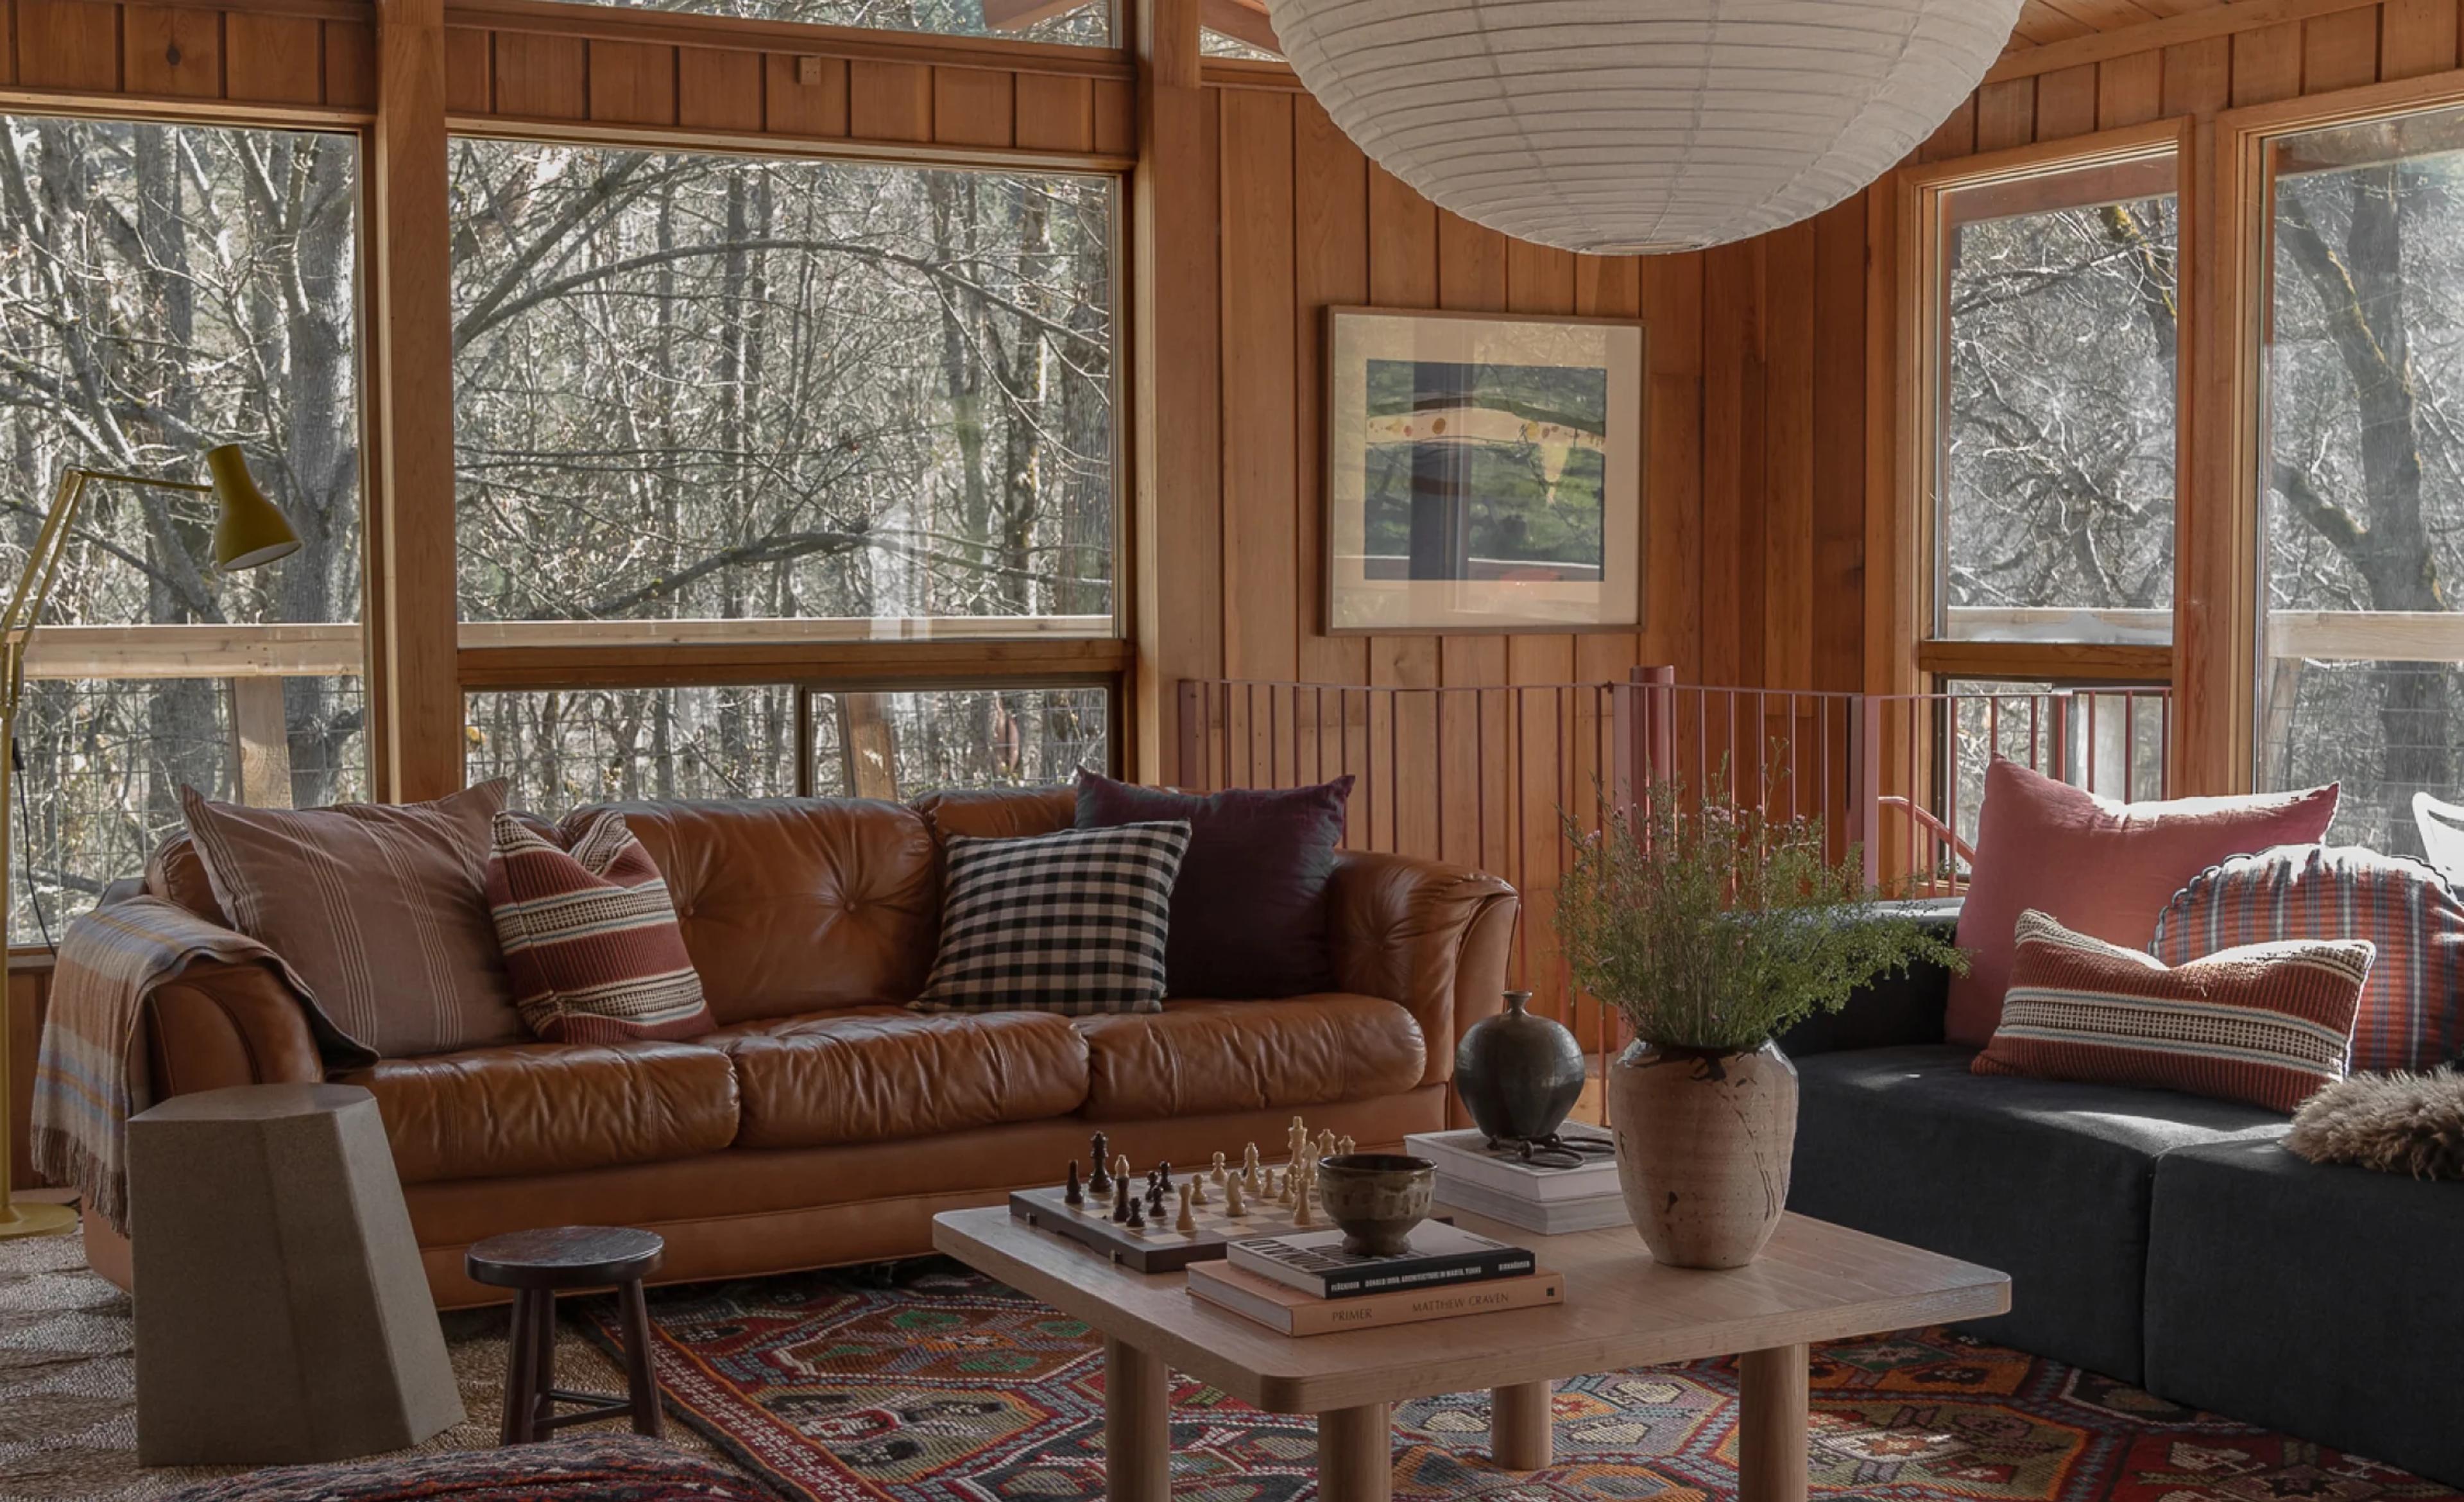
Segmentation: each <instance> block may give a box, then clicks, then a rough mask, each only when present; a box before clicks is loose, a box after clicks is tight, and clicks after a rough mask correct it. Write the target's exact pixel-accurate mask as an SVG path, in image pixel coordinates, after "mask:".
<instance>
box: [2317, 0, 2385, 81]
mask: <svg viewBox="0 0 2464 1502" xmlns="http://www.w3.org/2000/svg"><path fill="white" fill-rule="evenodd" d="M2378 76H2379V9H2378V7H2376V6H2364V7H2363V8H2362V9H2360V10H2358V11H2339V12H2337V13H2336V14H2334V15H2321V16H2313V17H2312V18H2311V19H2310V20H2309V21H2307V22H2306V23H2304V24H2303V26H2302V28H2301V92H2302V93H2304V94H2331V93H2334V92H2335V91H2336V90H2338V89H2351V88H2359V87H2361V86H2362V85H2363V84H2366V83H2376V82H2377V81H2378Z"/></svg>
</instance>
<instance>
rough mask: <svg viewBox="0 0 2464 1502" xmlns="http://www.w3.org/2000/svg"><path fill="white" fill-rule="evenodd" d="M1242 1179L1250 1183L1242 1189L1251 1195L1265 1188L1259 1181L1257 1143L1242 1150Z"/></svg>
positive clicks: (1245, 1184)
mask: <svg viewBox="0 0 2464 1502" xmlns="http://www.w3.org/2000/svg"><path fill="white" fill-rule="evenodd" d="M1241 1177H1242V1178H1243V1179H1244V1180H1246V1181H1248V1182H1246V1183H1244V1184H1243V1185H1242V1187H1243V1188H1244V1189H1246V1190H1248V1191H1249V1192H1250V1193H1251V1194H1256V1193H1257V1192H1259V1191H1260V1190H1261V1189H1264V1188H1265V1184H1264V1183H1261V1182H1259V1180H1258V1144H1257V1143H1255V1142H1252V1143H1250V1144H1249V1145H1248V1146H1247V1147H1244V1148H1243V1149H1242V1150H1241Z"/></svg>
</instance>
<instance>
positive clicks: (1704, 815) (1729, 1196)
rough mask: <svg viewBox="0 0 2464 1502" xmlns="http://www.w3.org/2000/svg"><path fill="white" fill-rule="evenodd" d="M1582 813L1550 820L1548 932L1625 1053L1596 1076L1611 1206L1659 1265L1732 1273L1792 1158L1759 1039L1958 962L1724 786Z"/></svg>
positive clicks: (1780, 1097) (1855, 872) (1847, 872)
mask: <svg viewBox="0 0 2464 1502" xmlns="http://www.w3.org/2000/svg"><path fill="white" fill-rule="evenodd" d="M1764 785H1765V787H1766V788H1768V787H1770V786H1771V778H1769V777H1766V778H1765V780H1764ZM1601 806H1602V807H1605V808H1607V809H1609V812H1608V814H1607V816H1606V817H1605V818H1604V819H1603V820H1602V822H1601V824H1600V825H1599V827H1598V828H1579V827H1576V826H1574V825H1573V824H1572V823H1571V822H1570V823H1569V825H1568V828H1567V834H1568V836H1569V838H1570V840H1571V841H1572V842H1573V847H1574V859H1573V866H1572V867H1571V869H1569V870H1568V871H1567V872H1566V873H1565V876H1564V877H1563V879H1562V880H1561V881H1560V883H1559V886H1558V894H1557V934H1558V939H1559V941H1560V942H1561V943H1562V944H1563V946H1564V949H1565V953H1566V958H1567V961H1568V962H1569V963H1570V964H1571V966H1572V967H1573V975H1574V979H1575V981H1576V982H1577V983H1580V984H1581V986H1582V987H1583V989H1585V990H1587V991H1589V992H1591V993H1592V994H1593V995H1594V996H1596V997H1598V998H1599V999H1600V1000H1601V1001H1604V1002H1606V1003H1608V1004H1609V1005H1613V1006H1615V1007H1616V1008H1617V1011H1618V1012H1619V1013H1620V1014H1621V1015H1622V1016H1623V1017H1624V1019H1625V1022H1626V1025H1627V1026H1628V1027H1630V1028H1632V1029H1633V1032H1634V1036H1635V1038H1636V1040H1637V1041H1636V1043H1635V1044H1634V1046H1633V1047H1632V1048H1630V1049H1627V1050H1626V1051H1625V1053H1624V1055H1623V1056H1622V1057H1620V1058H1619V1059H1618V1060H1617V1063H1616V1064H1615V1065H1613V1066H1611V1068H1610V1069H1609V1071H1608V1079H1607V1096H1608V1113H1609V1125H1610V1127H1611V1129H1612V1130H1613V1131H1614V1132H1615V1134H1616V1137H1617V1179H1618V1182H1619V1183H1620V1185H1621V1186H1622V1187H1623V1188H1624V1191H1625V1202H1626V1209H1627V1211H1628V1213H1630V1214H1631V1215H1632V1216H1633V1217H1634V1224H1635V1228H1636V1229H1637V1230H1638V1231H1639V1232H1640V1234H1641V1236H1642V1240H1643V1244H1644V1245H1645V1246H1646V1247H1648V1248H1651V1254H1652V1256H1653V1257H1655V1258H1657V1259H1658V1260H1659V1261H1661V1262H1664V1263H1668V1264H1670V1265H1672V1266H1675V1267H1681V1268H1741V1267H1744V1266H1745V1265H1746V1264H1748V1263H1749V1262H1751V1261H1753V1260H1754V1258H1755V1257H1756V1256H1758V1255H1760V1254H1761V1252H1762V1249H1763V1247H1764V1245H1765V1244H1766V1243H1768V1242H1769V1241H1770V1240H1771V1233H1772V1232H1773V1231H1774V1230H1776V1229H1778V1227H1779V1218H1780V1216H1781V1214H1782V1213H1783V1212H1784V1211H1785V1210H1786V1208H1787V1205H1788V1184H1789V1168H1790V1162H1791V1160H1792V1158H1793V1154H1794V1152H1795V1146H1796V1067H1795V1066H1794V1065H1793V1064H1791V1063H1789V1061H1788V1058H1787V1055H1785V1054H1783V1053H1782V1052H1781V1051H1780V1049H1779V1045H1778V1044H1777V1043H1776V1042H1774V1041H1773V1040H1774V1039H1775V1038H1777V1037H1778V1036H1779V1035H1780V1034H1781V1033H1782V1032H1785V1031H1786V1030H1787V1029H1788V1028H1789V1027H1793V1026H1794V1025H1795V1024H1796V1023H1798V1022H1800V1021H1802V1020H1804V1019H1805V1018H1806V1017H1808V1016H1811V1015H1813V1014H1814V1013H1815V1012H1817V1011H1837V1010H1838V1009H1839V1008H1840V1007H1841V1006H1842V1005H1846V1004H1847V1001H1848V998H1849V997H1850V996H1851V995H1852V994H1853V993H1854V992H1855V991H1856V990H1857V988H1858V987H1859V986H1862V985H1864V984H1866V983H1869V982H1872V981H1874V980H1876V979H1879V978H1880V977H1881V976H1883V975H1886V974H1889V973H1892V972H1895V971H1899V970H1903V969H1905V968H1906V967H1907V966H1909V965H1910V964H1915V963H1921V962H1930V963H1936V964H1942V965H1946V966H1947V967H1949V968H1952V969H1965V968H1966V967H1967V961H1965V960H1964V959H1963V958H1962V957H1961V955H1960V953H1959V951H1958V950H1957V949H1955V948H1952V947H1951V946H1950V945H1949V944H1947V943H1945V942H1944V941H1943V940H1942V939H1939V938H1937V937H1936V936H1935V935H1933V934H1932V933H1930V932H1928V931H1927V930H1926V929H1925V927H1924V926H1922V925H1921V924H1919V923H1918V922H1917V921H1916V920H1915V919H1914V918H1913V917H1908V916H1907V915H1905V914H1904V913H1899V912H1893V911H1891V910H1888V909H1881V908H1877V907H1876V906H1875V903H1874V897H1875V894H1874V892H1873V891H1872V889H1871V888H1870V887H1869V886H1868V885H1867V883H1866V881H1865V877H1864V867H1863V863H1862V861H1861V859H1860V858H1859V852H1858V851H1857V850H1855V849H1854V848H1851V849H1850V850H1847V851H1846V852H1845V853H1844V854H1843V855H1842V856H1841V857H1840V858H1838V859H1837V860H1834V859H1832V858H1831V856H1830V855H1829V853H1828V851H1827V850H1826V848H1825V845H1824V842H1823V832H1822V822H1821V820H1820V819H1818V818H1815V817H1804V816H1793V817H1790V818H1787V819H1780V818H1775V817H1773V816H1771V815H1770V814H1768V813H1767V812H1765V811H1764V809H1763V808H1761V807H1760V806H1755V805H1748V804H1745V803H1742V802H1741V801H1739V800H1738V799H1737V798H1735V797H1734V796H1732V794H1731V791H1730V789H1729V787H1728V785H1727V782H1726V780H1725V779H1719V780H1715V781H1713V782H1712V783H1711V784H1709V786H1708V787H1707V788H1706V789H1705V792H1704V793H1703V795H1702V796H1700V797H1699V798H1697V797H1690V796H1688V795H1687V794H1686V792H1685V790H1684V788H1683V786H1682V785H1680V784H1677V783H1674V782H1665V781H1663V782H1656V783H1653V784H1651V785H1650V786H1648V787H1647V788H1645V789H1644V790H1643V793H1642V796H1641V797H1640V798H1639V799H1637V800H1636V801H1635V803H1634V804H1633V805H1632V806H1617V804H1616V803H1615V801H1614V800H1610V799H1606V798H1603V799H1602V800H1601Z"/></svg>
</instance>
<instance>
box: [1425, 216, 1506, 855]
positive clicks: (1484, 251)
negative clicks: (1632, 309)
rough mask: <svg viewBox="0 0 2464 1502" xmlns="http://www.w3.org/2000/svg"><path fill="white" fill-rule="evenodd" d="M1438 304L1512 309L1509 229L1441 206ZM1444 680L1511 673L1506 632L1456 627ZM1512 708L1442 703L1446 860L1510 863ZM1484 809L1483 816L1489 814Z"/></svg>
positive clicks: (1453, 697) (1478, 701)
mask: <svg viewBox="0 0 2464 1502" xmlns="http://www.w3.org/2000/svg"><path fill="white" fill-rule="evenodd" d="M1437 223H1438V306H1440V307H1441V308H1443V309H1445V310H1446V311H1448V312H1451V313H1503V312H1505V311H1506V309H1507V271H1508V269H1507V239H1506V236H1504V235H1502V234H1500V233H1498V232H1496V231H1494V230H1489V229H1485V228H1483V227H1482V226H1480V225H1476V224H1474V223H1472V222H1471V221H1470V220H1468V219H1465V218H1463V217H1462V216H1460V215H1458V214H1452V213H1448V212H1447V211H1445V210H1438V217H1437ZM1438 675H1439V680H1440V681H1441V682H1442V683H1444V684H1445V685H1446V686H1447V687H1448V688H1466V687H1486V686H1492V685H1503V684H1506V683H1507V682H1509V681H1511V674H1510V672H1509V669H1508V666H1507V642H1506V638H1505V637H1503V636H1497V635H1472V634H1468V633H1453V634H1449V635H1447V636H1445V637H1444V638H1443V639H1442V640H1441V642H1440V643H1439V648H1438ZM1512 714H1513V709H1512V705H1511V703H1510V701H1509V700H1508V698H1507V696H1504V695H1496V696H1490V695H1485V694H1484V695H1468V694H1449V695H1447V696H1445V697H1444V698H1443V700H1442V701H1441V705H1440V709H1439V723H1438V734H1439V737H1440V742H1441V744H1440V759H1441V762H1442V763H1443V764H1442V766H1441V768H1440V770H1439V778H1438V781H1439V789H1438V794H1439V802H1440V808H1439V812H1440V818H1439V836H1440V849H1439V853H1440V854H1441V855H1442V856H1443V857H1444V858H1445V859H1447V860H1452V861H1460V862H1463V863H1464V864H1467V865H1475V866H1483V867H1485V868H1487V869H1489V870H1492V871H1497V870H1504V869H1506V866H1505V862H1506V859H1507V848H1508V841H1509V840H1511V839H1512V838H1513V835H1514V831H1515V828H1516V815H1517V814H1518V813H1519V812H1520V810H1518V809H1516V808H1515V806H1514V796H1513V789H1514V787H1515V786H1516V782H1515V769H1514V766H1513V763H1512V760H1511V756H1512V748H1513V745H1514V736H1513V735H1512V730H1513V728H1514V727H1513V726H1512V725H1511V724H1510V723H1509V722H1508V721H1509V719H1510V718H1511V716H1512ZM1484 815H1485V817H1484Z"/></svg>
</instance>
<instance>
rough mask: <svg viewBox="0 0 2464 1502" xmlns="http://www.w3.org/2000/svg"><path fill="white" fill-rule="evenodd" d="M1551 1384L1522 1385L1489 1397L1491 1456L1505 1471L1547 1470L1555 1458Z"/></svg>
mask: <svg viewBox="0 0 2464 1502" xmlns="http://www.w3.org/2000/svg"><path fill="white" fill-rule="evenodd" d="M1550 1393H1551V1384H1550V1383H1548V1382H1520V1383H1517V1384H1516V1385H1514V1386H1512V1387H1498V1388H1493V1389H1491V1390H1490V1392H1489V1395H1488V1454H1489V1458H1490V1459H1491V1460H1494V1461H1496V1462H1497V1464H1498V1466H1499V1467H1500V1468H1501V1469H1506V1470H1544V1469H1548V1467H1549V1465H1550V1463H1551V1461H1552V1460H1553V1459H1554V1458H1555V1455H1556V1435H1555V1433H1554V1431H1553V1426H1552V1425H1551V1423H1550V1418H1549V1397H1550Z"/></svg>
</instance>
